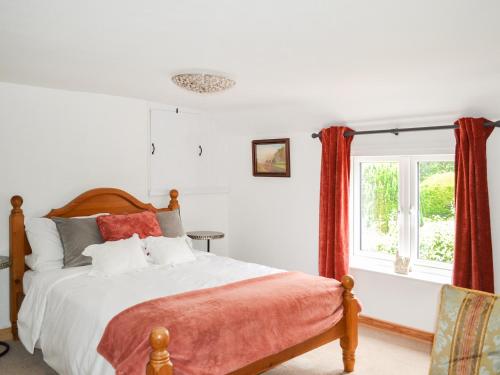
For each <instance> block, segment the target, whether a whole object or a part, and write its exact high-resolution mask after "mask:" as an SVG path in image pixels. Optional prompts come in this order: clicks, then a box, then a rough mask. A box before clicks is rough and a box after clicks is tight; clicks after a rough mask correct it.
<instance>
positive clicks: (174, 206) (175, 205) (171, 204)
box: [168, 189, 179, 210]
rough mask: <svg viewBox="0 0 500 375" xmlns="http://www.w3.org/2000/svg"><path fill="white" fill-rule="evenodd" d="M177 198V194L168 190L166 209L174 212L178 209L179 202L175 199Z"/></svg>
mask: <svg viewBox="0 0 500 375" xmlns="http://www.w3.org/2000/svg"><path fill="white" fill-rule="evenodd" d="M178 196H179V192H178V191H177V190H175V189H172V190H170V202H169V204H168V208H169V209H171V210H176V209H178V208H179V201H178V200H177V197H178Z"/></svg>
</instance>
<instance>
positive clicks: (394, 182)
mask: <svg viewBox="0 0 500 375" xmlns="http://www.w3.org/2000/svg"><path fill="white" fill-rule="evenodd" d="M398 208H399V164H398V163H397V162H370V163H361V250H362V251H375V252H378V253H385V254H396V253H397V251H398V245H399V229H398Z"/></svg>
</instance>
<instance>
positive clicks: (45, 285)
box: [18, 251, 282, 375]
mask: <svg viewBox="0 0 500 375" xmlns="http://www.w3.org/2000/svg"><path fill="white" fill-rule="evenodd" d="M195 254H196V261H194V262H189V263H183V264H179V265H176V266H167V267H159V266H149V267H148V268H145V269H143V270H138V271H134V272H130V273H126V274H121V275H115V276H112V277H109V278H104V277H97V276H89V275H88V273H89V270H90V266H85V267H75V268H67V269H60V270H53V271H47V272H42V273H38V272H37V273H34V275H32V280H31V286H30V288H29V290H28V293H27V294H26V297H25V299H24V301H23V304H22V306H21V310H20V312H19V321H18V326H19V337H20V339H21V341H22V343H23V344H24V346H25V347H26V349H27V350H28V351H29V352H31V353H33V348H34V346H35V344H36V342H37V341H40V345H41V349H42V351H43V356H44V360H45V361H46V362H47V363H48V364H49V365H50V366H51V367H52V368H53V369H54V370H56V371H57V372H58V373H59V374H65V375H66V374H68V375H69V374H71V375H77V374H78V375H112V374H114V369H113V368H112V366H111V365H110V364H109V363H108V362H107V361H106V360H105V359H104V358H103V357H102V356H101V355H100V354H99V353H97V350H96V348H97V345H98V344H99V341H100V339H101V336H102V334H103V332H104V329H105V328H106V325H107V324H108V322H109V321H110V320H111V319H112V318H113V317H114V316H115V315H116V314H118V313H119V312H121V311H123V310H124V309H126V308H128V307H130V306H133V305H135V304H137V303H141V302H144V301H147V300H150V299H153V298H158V297H162V296H166V295H173V294H178V293H182V292H187V291H190V290H196V289H202V288H209V287H214V286H219V285H224V284H227V283H231V282H235V281H239V280H244V279H249V278H253V277H259V276H264V275H270V274H274V273H278V272H282V271H281V270H278V269H274V268H270V267H266V266H261V265H257V264H252V263H245V262H240V261H237V260H234V259H231V258H226V257H220V256H215V255H213V254H207V253H203V252H198V251H195ZM167 328H168V327H167ZM173 339H174V340H175V338H173Z"/></svg>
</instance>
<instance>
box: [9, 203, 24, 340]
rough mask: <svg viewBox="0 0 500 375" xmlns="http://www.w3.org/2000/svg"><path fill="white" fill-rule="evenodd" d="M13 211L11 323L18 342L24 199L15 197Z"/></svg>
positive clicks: (21, 283) (22, 261) (22, 266)
mask: <svg viewBox="0 0 500 375" xmlns="http://www.w3.org/2000/svg"><path fill="white" fill-rule="evenodd" d="M10 203H11V204H12V210H11V211H10V217H9V226H10V238H9V241H10V251H9V256H10V262H11V264H10V323H11V330H12V337H13V338H14V340H18V339H19V337H18V335H17V313H18V311H19V308H20V307H21V302H22V299H23V274H24V253H25V240H24V236H25V232H24V214H23V210H22V208H21V206H22V204H23V198H21V197H20V196H19V195H15V196H13V197H12V198H11V199H10Z"/></svg>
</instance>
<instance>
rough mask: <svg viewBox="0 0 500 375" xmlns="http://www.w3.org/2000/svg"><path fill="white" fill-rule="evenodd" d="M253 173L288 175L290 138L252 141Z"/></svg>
mask: <svg viewBox="0 0 500 375" xmlns="http://www.w3.org/2000/svg"><path fill="white" fill-rule="evenodd" d="M252 159H253V163H252V164H253V175H254V176H256V177H290V138H282V139H260V140H256V141H252Z"/></svg>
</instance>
